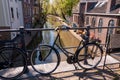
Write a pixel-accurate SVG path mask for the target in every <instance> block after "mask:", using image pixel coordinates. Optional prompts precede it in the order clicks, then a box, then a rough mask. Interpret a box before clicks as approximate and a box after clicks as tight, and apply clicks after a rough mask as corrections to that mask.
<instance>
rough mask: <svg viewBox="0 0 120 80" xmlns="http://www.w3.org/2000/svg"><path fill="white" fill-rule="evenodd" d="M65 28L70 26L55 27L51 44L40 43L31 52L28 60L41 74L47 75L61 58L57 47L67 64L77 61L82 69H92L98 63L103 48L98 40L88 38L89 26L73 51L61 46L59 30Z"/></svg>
mask: <svg viewBox="0 0 120 80" xmlns="http://www.w3.org/2000/svg"><path fill="white" fill-rule="evenodd" d="M66 29H68V30H69V29H70V28H68V27H64V28H60V27H57V28H56V29H55V31H56V32H57V36H56V38H55V40H54V43H53V45H52V46H50V45H47V44H46V45H44V44H40V45H38V47H37V48H36V49H35V50H34V51H33V52H32V54H31V57H30V60H31V61H30V62H31V65H32V67H33V69H34V70H35V71H36V72H38V73H40V74H42V75H48V74H50V73H52V72H54V71H55V70H56V69H57V67H58V66H59V64H60V60H61V58H60V54H59V51H58V50H57V48H59V49H60V50H61V51H62V52H63V53H64V54H65V56H66V57H67V60H66V61H67V63H68V64H74V63H78V65H79V66H80V67H82V68H83V69H92V68H95V67H96V66H97V65H98V64H99V63H100V61H101V59H102V55H103V50H102V47H101V46H100V44H99V41H98V40H94V41H90V40H89V37H90V32H89V29H90V27H87V28H85V30H86V34H85V35H84V36H83V35H81V37H82V38H83V39H82V40H81V41H80V43H79V46H77V49H76V51H75V53H71V52H69V51H67V49H65V48H63V46H62V44H61V40H60V32H61V30H66ZM57 40H58V41H57ZM56 42H59V44H57V43H56ZM52 59H53V60H52ZM92 61H93V62H92ZM48 63H49V64H48Z"/></svg>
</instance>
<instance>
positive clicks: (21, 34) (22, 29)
mask: <svg viewBox="0 0 120 80" xmlns="http://www.w3.org/2000/svg"><path fill="white" fill-rule="evenodd" d="M20 36H21V43H22V49H23V50H24V51H26V48H25V39H24V27H23V26H20Z"/></svg>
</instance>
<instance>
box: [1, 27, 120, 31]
mask: <svg viewBox="0 0 120 80" xmlns="http://www.w3.org/2000/svg"><path fill="white" fill-rule="evenodd" d="M108 28H112V29H113V28H120V26H118V27H90V29H108ZM74 29H78V30H79V29H86V27H80V28H60V30H74ZM49 30H55V28H34V29H24V31H49ZM0 32H20V30H19V29H1V30H0Z"/></svg>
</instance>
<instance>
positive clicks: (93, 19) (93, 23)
mask: <svg viewBox="0 0 120 80" xmlns="http://www.w3.org/2000/svg"><path fill="white" fill-rule="evenodd" d="M95 21H96V19H95V18H92V25H91V26H92V27H95Z"/></svg>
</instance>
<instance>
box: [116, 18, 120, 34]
mask: <svg viewBox="0 0 120 80" xmlns="http://www.w3.org/2000/svg"><path fill="white" fill-rule="evenodd" d="M117 23H118V26H117V27H120V19H118V22H117ZM116 33H117V34H120V28H117V29H116Z"/></svg>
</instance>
